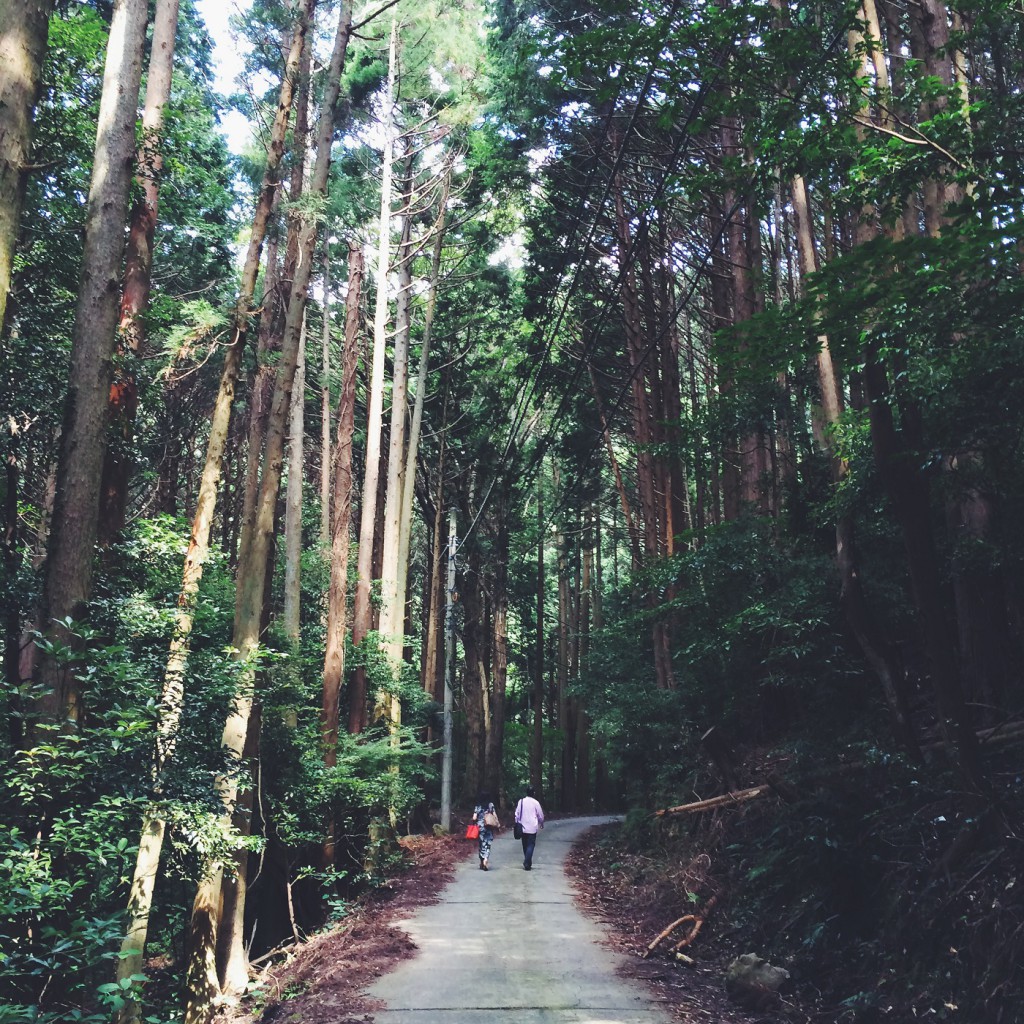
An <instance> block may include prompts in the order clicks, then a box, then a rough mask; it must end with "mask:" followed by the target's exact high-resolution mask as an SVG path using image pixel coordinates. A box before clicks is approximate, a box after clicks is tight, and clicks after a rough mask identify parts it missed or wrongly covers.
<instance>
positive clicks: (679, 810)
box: [654, 786, 772, 818]
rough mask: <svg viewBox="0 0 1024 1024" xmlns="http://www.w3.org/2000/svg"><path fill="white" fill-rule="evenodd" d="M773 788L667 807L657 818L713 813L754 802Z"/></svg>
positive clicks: (739, 792) (659, 812) (741, 791)
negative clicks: (734, 805)
mask: <svg viewBox="0 0 1024 1024" xmlns="http://www.w3.org/2000/svg"><path fill="white" fill-rule="evenodd" d="M771 790H772V787H771V786H754V787H753V788H752V789H741V790H737V791H736V792H735V793H725V794H723V795H722V796H713V797H711V798H710V799H708V800H698V801H696V803H692V804H680V805H679V806H678V807H666V808H664V809H663V810H660V811H655V812H654V817H655V818H664V817H665V816H666V815H669V814H696V813H698V812H699V811H711V810H714V809H715V808H716V807H728V806H730V805H731V804H741V803H743V802H744V801H745V800H754V799H756V798H757V797H759V796H763V795H764V794H765V793H770V792H771Z"/></svg>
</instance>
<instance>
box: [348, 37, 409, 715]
mask: <svg viewBox="0 0 1024 1024" xmlns="http://www.w3.org/2000/svg"><path fill="white" fill-rule="evenodd" d="M397 35H398V27H397V23H396V22H395V21H392V23H391V42H390V44H389V47H388V81H387V90H386V92H385V94H384V101H383V110H384V124H383V132H384V147H383V154H382V158H381V171H382V180H381V192H380V223H379V227H378V231H377V273H376V283H377V299H376V304H375V307H374V318H373V362H372V365H371V369H370V379H369V386H368V393H369V399H368V402H367V415H366V419H367V425H366V465H365V469H364V473H363V492H362V505H361V507H360V510H359V551H358V555H357V561H356V596H355V607H354V608H353V611H352V645H353V646H357V645H359V644H361V643H362V642H363V641H364V640H365V639H366V634H367V633H369V632H370V625H371V622H372V617H373V608H372V607H371V604H370V584H371V581H372V579H373V538H374V532H375V530H376V525H377V484H378V479H379V474H380V451H381V428H382V421H383V410H384V357H385V353H386V351H387V328H388V306H389V304H388V261H389V259H390V254H391V179H392V161H393V153H394V139H393V131H394V129H393V127H392V125H393V110H392V107H393V105H394V94H395V62H396V53H395V50H396V46H397ZM365 722H366V670H365V669H364V668H362V667H361V666H360V667H358V668H357V669H356V671H355V673H354V674H353V678H352V688H351V691H350V694H349V711H348V731H349V732H350V733H360V732H362V731H363V726H364V724H365Z"/></svg>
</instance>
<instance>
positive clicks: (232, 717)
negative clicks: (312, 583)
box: [185, 2, 352, 1024]
mask: <svg viewBox="0 0 1024 1024" xmlns="http://www.w3.org/2000/svg"><path fill="white" fill-rule="evenodd" d="M351 27H352V9H351V6H350V5H349V3H348V2H345V3H343V4H342V6H341V8H340V11H339V16H338V29H337V32H336V34H335V40H334V50H333V52H332V54H331V63H330V67H329V70H328V73H327V80H326V83H325V89H324V95H323V100H322V104H321V110H320V128H319V133H318V138H317V153H316V162H315V164H314V168H313V174H312V180H311V182H310V188H309V192H310V194H311V196H313V197H323V196H324V195H325V194H326V190H327V183H328V178H329V174H330V164H331V143H332V140H333V138H334V132H335V131H336V128H337V113H338V106H339V99H340V91H341V73H342V70H343V68H344V63H345V54H346V51H347V49H348V41H349V37H350V35H351ZM296 216H297V219H298V220H299V230H298V251H299V259H298V262H297V265H296V270H295V279H294V281H293V282H292V286H291V294H290V297H289V302H288V314H287V318H286V321H285V334H284V344H283V346H282V351H281V362H280V365H279V367H278V374H277V381H276V384H275V387H274V400H273V404H272V406H271V411H270V418H269V421H268V424H267V439H266V448H265V454H264V469H263V474H262V478H261V480H260V490H259V499H258V502H257V507H256V516H255V520H254V523H253V526H252V529H251V539H250V541H249V543H248V544H246V543H244V542H243V544H242V557H241V558H240V559H239V567H238V583H237V592H236V598H235V625H234V631H233V637H232V646H233V648H234V650H235V651H236V652H237V653H236V655H235V657H236V660H237V661H238V662H239V663H240V665H241V666H242V669H241V671H240V673H239V680H238V689H237V693H236V696H235V701H234V705H233V707H232V710H231V712H230V714H229V716H228V719H227V721H226V723H225V726H224V734H223V738H222V743H223V745H224V747H225V748H226V749H227V750H228V752H229V753H230V754H231V755H232V756H233V757H235V758H240V757H242V755H243V749H244V743H245V735H246V732H247V730H248V723H249V716H250V714H251V712H252V705H253V696H254V693H253V689H254V681H255V667H256V666H255V660H254V659H255V655H256V651H257V648H258V644H259V639H260V622H261V616H262V612H263V606H264V598H265V591H266V581H267V572H266V567H267V561H268V556H269V551H270V543H271V537H272V534H273V530H274V510H275V505H276V503H277V496H278V490H279V487H280V482H281V468H282V463H283V457H284V439H285V432H286V431H285V424H286V420H287V416H288V410H289V404H290V398H291V392H292V386H293V381H294V377H295V369H296V364H297V360H298V349H299V336H300V333H301V328H302V321H303V318H304V316H305V312H306V295H307V289H308V286H309V280H310V276H311V270H312V263H313V252H314V248H315V245H316V222H315V220H314V219H313V215H312V214H310V213H308V212H303V210H298V211H296ZM217 788H218V795H219V797H220V799H221V802H222V804H223V806H224V809H225V810H224V814H225V817H226V818H228V820H226V821H225V822H224V824H225V825H227V824H228V823H229V815H230V812H231V809H232V808H233V807H234V804H235V800H236V797H237V793H238V780H237V777H236V776H235V775H233V774H226V775H223V776H221V777H219V779H218V783H217ZM223 873H224V866H223V864H220V863H209V864H207V865H206V866H205V871H204V876H203V880H202V882H201V883H200V885H199V890H198V892H197V894H196V898H195V902H194V904H193V908H192V921H191V924H190V938H191V943H190V956H189V965H188V981H187V986H188V1004H187V1007H186V1012H185V1021H186V1024H200V1022H205V1021H206V1020H208V1018H209V1015H210V1012H211V1011H212V1003H211V998H210V997H211V995H214V996H215V995H216V992H217V988H218V982H217V980H216V978H217V975H216V957H215V951H216V949H217V946H218V936H217V913H218V906H217V903H218V895H219V890H220V883H221V878H222V876H223ZM237 921H238V916H236V917H235V919H234V921H233V922H232V923H233V924H237ZM233 932H234V934H232V936H231V937H230V942H226V943H221V944H222V945H223V946H225V947H230V949H231V956H230V957H229V960H228V964H227V966H226V968H225V972H224V975H225V976H224V979H223V982H222V984H220V986H219V987H220V990H221V991H222V992H223V993H224V994H226V995H228V996H235V995H237V994H239V993H240V992H241V991H244V988H245V985H246V984H247V981H248V972H247V969H246V962H245V953H244V949H243V947H242V936H241V934H240V933H239V932H238V929H237V928H233Z"/></svg>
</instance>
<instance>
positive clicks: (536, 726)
mask: <svg viewBox="0 0 1024 1024" xmlns="http://www.w3.org/2000/svg"><path fill="white" fill-rule="evenodd" d="M543 468H544V467H543V463H542V464H541V467H540V469H539V470H538V472H537V655H536V659H535V664H534V677H533V740H532V742H531V744H530V783H531V785H532V786H533V788H534V790H535V791H536V792H537V794H538V798H540V796H541V795H542V794H543V789H544V530H545V523H544V483H543V480H544V473H543Z"/></svg>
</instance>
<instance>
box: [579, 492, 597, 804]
mask: <svg viewBox="0 0 1024 1024" xmlns="http://www.w3.org/2000/svg"><path fill="white" fill-rule="evenodd" d="M592 527H593V516H592V513H591V510H590V509H589V508H588V509H587V510H586V512H585V514H584V524H583V573H582V579H581V583H580V616H579V637H580V639H579V643H580V669H579V674H580V675H581V676H586V675H589V671H588V670H589V663H590V613H591V606H592V599H591V592H592V589H593V585H594V576H593V567H594V533H593V528H592ZM592 802H593V795H592V791H591V786H590V719H589V716H588V715H587V708H586V702H585V701H584V700H583V699H582V698H580V700H579V704H578V707H577V709H576V810H578V811H584V812H586V811H589V810H590V809H591V805H592Z"/></svg>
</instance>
